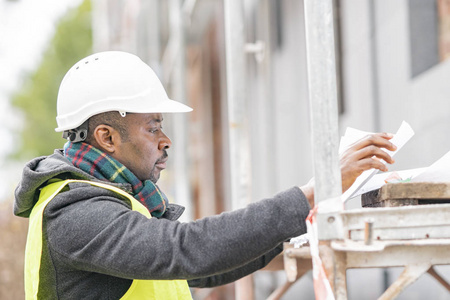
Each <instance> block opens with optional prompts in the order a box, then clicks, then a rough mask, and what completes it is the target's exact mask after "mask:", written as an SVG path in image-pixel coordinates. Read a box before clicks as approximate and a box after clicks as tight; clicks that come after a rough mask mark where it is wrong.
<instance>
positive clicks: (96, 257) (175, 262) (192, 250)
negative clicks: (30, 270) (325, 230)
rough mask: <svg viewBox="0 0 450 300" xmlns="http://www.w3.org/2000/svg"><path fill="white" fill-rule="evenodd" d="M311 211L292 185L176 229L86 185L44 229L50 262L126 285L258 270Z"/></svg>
mask: <svg viewBox="0 0 450 300" xmlns="http://www.w3.org/2000/svg"><path fill="white" fill-rule="evenodd" d="M309 210H310V207H309V204H308V201H307V200H306V198H305V196H304V195H303V193H302V192H301V190H300V189H299V188H297V187H294V188H291V189H289V190H287V191H284V192H281V193H279V194H277V195H275V196H274V197H273V198H268V199H264V200H261V201H258V202H255V203H252V204H250V205H248V206H247V207H245V208H243V209H240V210H236V211H232V212H225V213H222V214H220V215H217V216H212V217H207V218H203V219H200V220H197V221H193V222H188V223H180V222H178V221H170V220H167V219H157V218H151V219H147V218H146V217H145V216H143V215H142V214H140V213H138V212H136V211H132V210H130V206H129V203H127V201H125V200H124V199H120V198H118V196H117V195H116V194H114V193H113V192H111V191H108V190H105V189H102V188H98V187H93V186H90V185H85V186H80V187H78V188H71V189H70V190H69V191H66V192H63V193H61V194H59V195H57V196H56V197H55V198H54V199H53V200H52V201H51V202H50V203H49V205H48V206H47V208H46V209H45V211H44V224H45V227H44V230H45V236H46V238H47V243H48V245H49V249H50V251H52V252H53V253H54V257H55V258H57V259H59V260H61V261H60V263H63V264H65V265H71V266H73V268H76V269H78V270H84V271H89V272H98V273H103V274H107V275H111V276H116V277H120V278H127V279H155V280H156V279H166V280H168V279H187V280H190V279H196V278H204V277H209V276H213V275H216V274H227V275H226V276H229V277H228V278H231V276H235V277H239V276H240V275H239V274H238V273H239V272H241V273H242V274H244V273H245V272H247V271H244V270H250V269H257V268H258V266H260V265H261V262H257V261H255V260H256V259H257V258H258V257H263V255H264V254H266V253H269V252H270V251H272V250H273V249H274V248H275V247H276V246H277V245H279V244H280V243H282V242H283V241H285V240H286V239H288V238H291V237H294V236H298V235H300V234H302V233H304V232H305V231H306V225H305V218H306V217H307V215H308V212H309ZM264 259H265V258H263V260H264ZM258 264H259V265H258ZM241 268H242V269H241ZM247 268H249V269H247ZM236 269H237V270H238V271H236V272H237V273H234V275H231V274H232V273H229V274H228V272H230V271H232V270H236ZM235 274H238V275H235ZM224 276H225V275H224ZM233 278H234V277H233ZM211 280H213V279H210V281H211ZM226 280H227V279H225V280H224V281H226ZM211 282H212V281H211Z"/></svg>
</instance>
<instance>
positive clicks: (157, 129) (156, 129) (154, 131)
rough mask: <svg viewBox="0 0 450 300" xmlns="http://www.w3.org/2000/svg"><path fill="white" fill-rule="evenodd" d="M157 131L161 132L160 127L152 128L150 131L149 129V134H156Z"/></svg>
mask: <svg viewBox="0 0 450 300" xmlns="http://www.w3.org/2000/svg"><path fill="white" fill-rule="evenodd" d="M159 130H162V126H161V127H159V128H152V129H150V130H149V131H150V133H156V132H158V131H159Z"/></svg>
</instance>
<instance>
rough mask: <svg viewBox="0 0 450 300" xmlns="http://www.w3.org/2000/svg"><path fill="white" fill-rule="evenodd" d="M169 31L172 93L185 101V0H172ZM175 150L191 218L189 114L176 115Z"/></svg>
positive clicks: (181, 197) (179, 185) (180, 189)
mask: <svg viewBox="0 0 450 300" xmlns="http://www.w3.org/2000/svg"><path fill="white" fill-rule="evenodd" d="M169 5H170V10H169V12H170V16H169V17H170V35H171V37H172V38H173V41H174V44H175V45H174V47H175V49H177V51H176V53H175V57H173V59H174V68H173V72H172V77H171V79H172V81H171V86H172V95H173V98H174V99H175V100H177V101H180V102H183V103H186V58H185V53H186V50H185V40H184V39H185V35H184V26H183V21H184V16H183V13H182V0H170V2H169ZM173 128H174V133H173V140H174V143H173V150H174V181H175V182H176V185H175V197H176V199H177V203H179V204H181V205H183V206H185V207H186V211H185V214H184V216H183V218H184V219H188V220H191V219H192V209H191V192H190V188H189V175H188V169H189V168H188V160H187V155H186V149H188V146H187V132H188V131H187V115H186V114H177V115H176V116H174V118H173Z"/></svg>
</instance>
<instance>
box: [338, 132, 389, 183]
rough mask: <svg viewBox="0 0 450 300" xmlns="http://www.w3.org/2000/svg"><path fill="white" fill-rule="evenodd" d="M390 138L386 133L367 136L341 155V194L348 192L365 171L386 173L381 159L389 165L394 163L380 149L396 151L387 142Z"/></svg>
mask: <svg viewBox="0 0 450 300" xmlns="http://www.w3.org/2000/svg"><path fill="white" fill-rule="evenodd" d="M391 138H393V135H392V134H388V133H375V134H372V135H368V136H366V137H365V138H363V139H361V140H359V141H357V142H356V143H354V144H353V145H351V146H350V147H349V148H348V149H347V150H346V151H345V152H344V153H343V154H342V155H341V159H340V165H341V176H342V192H345V191H346V190H348V189H349V188H350V187H351V186H352V184H353V182H355V180H356V178H357V177H358V176H359V175H361V174H362V172H364V171H366V170H369V169H378V170H380V171H383V172H385V171H387V167H386V166H385V165H384V164H383V162H381V159H382V160H384V161H385V162H387V163H389V164H392V163H394V160H393V159H392V157H391V156H390V155H389V154H387V153H386V152H385V151H383V150H382V149H381V148H385V149H387V150H390V151H394V150H396V149H397V147H396V146H395V145H394V144H392V143H391V142H390V141H389V140H390V139H391Z"/></svg>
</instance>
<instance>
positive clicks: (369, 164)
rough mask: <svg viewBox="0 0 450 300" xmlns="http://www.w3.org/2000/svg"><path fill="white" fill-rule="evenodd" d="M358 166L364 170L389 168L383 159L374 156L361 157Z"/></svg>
mask: <svg viewBox="0 0 450 300" xmlns="http://www.w3.org/2000/svg"><path fill="white" fill-rule="evenodd" d="M357 164H358V168H359V169H360V170H362V171H366V170H370V169H378V170H380V171H382V172H386V171H387V170H388V168H387V167H386V165H385V164H383V163H382V162H381V161H379V160H377V159H374V158H365V159H361V160H359V161H358V162H357Z"/></svg>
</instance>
